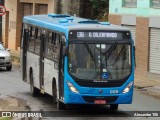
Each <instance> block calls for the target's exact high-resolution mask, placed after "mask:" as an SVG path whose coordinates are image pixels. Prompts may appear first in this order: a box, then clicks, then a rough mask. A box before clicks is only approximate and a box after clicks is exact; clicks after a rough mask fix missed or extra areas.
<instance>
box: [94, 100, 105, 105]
mask: <svg viewBox="0 0 160 120" xmlns="http://www.w3.org/2000/svg"><path fill="white" fill-rule="evenodd" d="M94 103H95V104H106V100H95V101H94Z"/></svg>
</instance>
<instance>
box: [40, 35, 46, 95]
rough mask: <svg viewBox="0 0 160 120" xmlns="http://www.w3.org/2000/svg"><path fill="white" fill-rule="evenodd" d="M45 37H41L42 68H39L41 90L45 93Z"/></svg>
mask: <svg viewBox="0 0 160 120" xmlns="http://www.w3.org/2000/svg"><path fill="white" fill-rule="evenodd" d="M45 38H46V37H45V35H44V34H42V35H41V46H40V58H39V62H40V66H39V80H40V90H41V93H44V52H45V42H44V40H45Z"/></svg>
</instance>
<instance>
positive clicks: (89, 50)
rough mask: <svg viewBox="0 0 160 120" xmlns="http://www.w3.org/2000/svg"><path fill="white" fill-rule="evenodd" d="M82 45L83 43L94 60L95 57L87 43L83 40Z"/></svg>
mask: <svg viewBox="0 0 160 120" xmlns="http://www.w3.org/2000/svg"><path fill="white" fill-rule="evenodd" d="M84 45H85V47H86V48H87V51H88V52H89V54H90V56H91V58H92V60H93V61H94V62H95V58H94V55H93V53H92V50H91V49H90V48H89V46H88V44H87V43H86V42H85V41H84Z"/></svg>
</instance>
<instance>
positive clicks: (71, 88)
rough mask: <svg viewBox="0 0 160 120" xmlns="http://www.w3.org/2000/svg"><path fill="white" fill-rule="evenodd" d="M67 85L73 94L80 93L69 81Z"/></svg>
mask: <svg viewBox="0 0 160 120" xmlns="http://www.w3.org/2000/svg"><path fill="white" fill-rule="evenodd" d="M67 85H68V87H69V89H70V90H71V91H72V92H74V93H79V92H78V90H77V89H76V88H75V87H74V86H73V85H72V83H70V82H68V81H67Z"/></svg>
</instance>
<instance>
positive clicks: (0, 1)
mask: <svg viewBox="0 0 160 120" xmlns="http://www.w3.org/2000/svg"><path fill="white" fill-rule="evenodd" d="M0 5H4V0H0ZM0 42H2V16H0Z"/></svg>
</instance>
